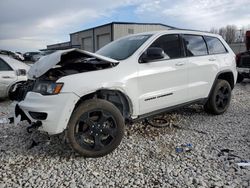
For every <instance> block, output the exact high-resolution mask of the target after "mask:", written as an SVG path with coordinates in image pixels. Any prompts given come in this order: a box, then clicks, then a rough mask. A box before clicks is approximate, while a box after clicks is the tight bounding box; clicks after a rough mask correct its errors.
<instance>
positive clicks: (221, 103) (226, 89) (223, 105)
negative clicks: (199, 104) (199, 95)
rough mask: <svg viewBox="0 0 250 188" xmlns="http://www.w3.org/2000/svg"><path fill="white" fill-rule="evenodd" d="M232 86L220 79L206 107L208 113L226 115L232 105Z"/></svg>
mask: <svg viewBox="0 0 250 188" xmlns="http://www.w3.org/2000/svg"><path fill="white" fill-rule="evenodd" d="M230 100H231V86H230V84H229V83H228V82H227V81H226V80H220V79H218V80H217V81H216V83H215V86H214V88H213V90H212V93H211V95H210V96H209V98H208V101H207V102H206V104H205V105H204V109H205V111H206V112H208V113H211V114H215V115H219V114H222V113H224V112H225V111H226V110H227V109H228V107H229V104H230Z"/></svg>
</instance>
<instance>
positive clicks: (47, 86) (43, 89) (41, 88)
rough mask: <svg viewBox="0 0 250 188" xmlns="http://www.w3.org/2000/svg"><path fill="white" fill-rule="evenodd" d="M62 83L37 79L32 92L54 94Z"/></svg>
mask: <svg viewBox="0 0 250 188" xmlns="http://www.w3.org/2000/svg"><path fill="white" fill-rule="evenodd" d="M62 87H63V83H55V82H47V81H43V82H41V81H39V82H36V84H35V86H34V88H33V92H37V93H41V94H42V95H55V94H58V93H60V91H61V89H62Z"/></svg>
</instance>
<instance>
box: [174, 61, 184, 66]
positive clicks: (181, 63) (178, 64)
mask: <svg viewBox="0 0 250 188" xmlns="http://www.w3.org/2000/svg"><path fill="white" fill-rule="evenodd" d="M175 65H176V66H183V65H184V63H183V62H179V63H176V64H175Z"/></svg>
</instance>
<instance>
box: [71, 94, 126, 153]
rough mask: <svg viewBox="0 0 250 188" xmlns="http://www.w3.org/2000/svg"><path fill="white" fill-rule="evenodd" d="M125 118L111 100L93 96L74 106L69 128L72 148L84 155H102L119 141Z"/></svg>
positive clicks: (112, 148) (111, 149)
mask: <svg viewBox="0 0 250 188" xmlns="http://www.w3.org/2000/svg"><path fill="white" fill-rule="evenodd" d="M123 134H124V119H123V117H122V115H121V113H120V111H119V110H118V109H117V108H116V107H115V106H114V105H113V104H112V103H110V102H108V101H105V100H101V99H91V100H87V101H85V102H83V103H82V104H80V105H79V106H78V107H77V108H76V110H74V112H73V114H72V116H71V118H70V121H69V124H68V130H67V137H68V140H69V143H70V145H71V146H72V148H73V149H74V150H75V151H76V152H78V153H79V154H81V155H83V156H85V157H101V156H104V155H106V154H108V153H110V152H112V151H113V150H114V149H115V148H116V147H118V145H119V144H120V142H121V140H122V137H123Z"/></svg>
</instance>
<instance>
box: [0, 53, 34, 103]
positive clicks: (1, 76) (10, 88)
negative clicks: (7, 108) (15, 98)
mask: <svg viewBox="0 0 250 188" xmlns="http://www.w3.org/2000/svg"><path fill="white" fill-rule="evenodd" d="M29 68H30V67H29V66H28V65H26V64H24V63H23V62H20V61H18V60H16V59H13V58H12V57H10V56H7V55H0V98H5V97H11V94H12V93H13V92H14V91H15V89H16V88H17V87H18V84H22V83H23V82H25V81H27V71H28V70H29Z"/></svg>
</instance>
